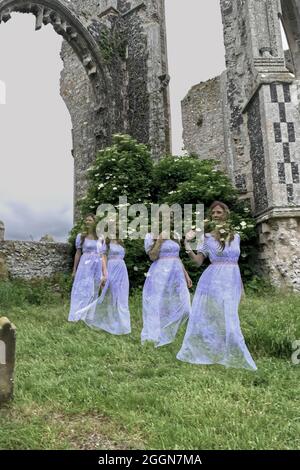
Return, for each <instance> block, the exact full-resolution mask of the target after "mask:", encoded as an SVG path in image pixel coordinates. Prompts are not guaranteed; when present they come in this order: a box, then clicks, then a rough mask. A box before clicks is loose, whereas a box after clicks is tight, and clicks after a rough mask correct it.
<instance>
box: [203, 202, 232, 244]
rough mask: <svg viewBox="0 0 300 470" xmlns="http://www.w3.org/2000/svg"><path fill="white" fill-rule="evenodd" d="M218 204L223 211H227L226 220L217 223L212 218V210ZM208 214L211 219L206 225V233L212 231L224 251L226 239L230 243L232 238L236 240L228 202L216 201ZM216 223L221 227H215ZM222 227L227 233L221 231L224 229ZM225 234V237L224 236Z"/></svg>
mask: <svg viewBox="0 0 300 470" xmlns="http://www.w3.org/2000/svg"><path fill="white" fill-rule="evenodd" d="M217 206H220V207H221V208H222V209H223V211H224V212H225V220H224V221H220V222H218V223H217V224H215V223H214V221H213V220H212V211H213V209H214V208H215V207H217ZM207 215H208V217H209V219H210V220H209V222H208V224H207V225H206V228H205V230H204V232H206V233H208V232H210V233H211V234H212V235H213V237H214V238H215V239H216V240H217V241H218V242H219V244H220V246H221V248H222V251H223V250H224V248H225V244H226V239H228V242H229V245H230V243H231V242H232V240H234V235H235V232H234V230H233V229H232V227H231V225H230V209H229V207H228V206H227V204H225V203H224V202H221V201H214V202H213V203H212V204H211V205H210V207H209V208H208V213H207ZM214 225H221V227H215V226H214ZM222 229H223V230H225V234H222V233H221V232H220V230H222ZM224 235H225V237H224Z"/></svg>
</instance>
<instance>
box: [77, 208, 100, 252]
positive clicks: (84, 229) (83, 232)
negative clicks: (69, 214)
mask: <svg viewBox="0 0 300 470" xmlns="http://www.w3.org/2000/svg"><path fill="white" fill-rule="evenodd" d="M88 217H91V218H92V219H93V220H94V224H93V227H92V228H93V232H92V233H93V236H94V239H95V240H98V236H97V232H96V225H97V223H96V216H95V214H92V213H90V214H86V216H85V218H84V222H83V225H82V230H81V239H80V246H81V248H82V246H83V244H84V240H85V238H86V236H87V235H88V233H89V230H90V227H88V226H87V224H86V219H87V218H88Z"/></svg>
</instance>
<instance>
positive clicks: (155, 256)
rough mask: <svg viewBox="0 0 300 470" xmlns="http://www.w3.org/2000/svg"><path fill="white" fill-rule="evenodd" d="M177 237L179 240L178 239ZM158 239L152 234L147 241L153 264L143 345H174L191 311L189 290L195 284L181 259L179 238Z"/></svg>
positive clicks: (145, 299) (145, 303) (146, 291)
mask: <svg viewBox="0 0 300 470" xmlns="http://www.w3.org/2000/svg"><path fill="white" fill-rule="evenodd" d="M174 238H175V237H174ZM174 238H173V239H164V238H163V235H162V234H160V236H159V237H158V239H157V240H155V239H154V238H153V235H152V234H151V233H149V234H147V235H146V238H145V251H146V253H148V254H149V256H150V259H151V260H152V261H153V263H152V265H151V266H150V269H149V271H148V273H147V274H146V281H145V284H144V288H143V330H142V333H141V341H142V344H143V343H144V342H145V341H152V342H154V344H155V346H156V347H158V346H164V345H165V344H169V343H171V342H172V341H173V340H174V338H175V336H176V333H177V331H178V328H179V327H180V325H181V324H182V323H183V322H184V321H185V320H187V318H188V316H189V314H190V309H191V303H190V294H189V291H188V288H190V287H191V286H192V281H191V279H190V277H189V275H188V274H187V272H186V270H185V269H184V266H183V264H182V262H181V260H180V258H179V251H180V244H179V242H177V241H176V240H175V239H174Z"/></svg>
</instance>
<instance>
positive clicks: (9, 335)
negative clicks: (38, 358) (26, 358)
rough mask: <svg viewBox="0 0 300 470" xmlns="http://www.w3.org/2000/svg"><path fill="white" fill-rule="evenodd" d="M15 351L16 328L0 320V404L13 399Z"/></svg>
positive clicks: (3, 318) (4, 318)
mask: <svg viewBox="0 0 300 470" xmlns="http://www.w3.org/2000/svg"><path fill="white" fill-rule="evenodd" d="M15 351H16V327H15V326H14V325H13V324H12V323H11V322H10V321H9V320H8V318H6V317H1V318H0V404H1V403H4V402H6V401H8V400H10V399H11V398H12V397H13V387H14V379H13V377H14V367H15Z"/></svg>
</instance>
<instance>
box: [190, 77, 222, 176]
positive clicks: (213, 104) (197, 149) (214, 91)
mask: <svg viewBox="0 0 300 470" xmlns="http://www.w3.org/2000/svg"><path fill="white" fill-rule="evenodd" d="M223 107H224V106H223V95H222V86H221V77H216V78H213V79H211V80H208V81H207V82H202V83H200V84H199V85H195V86H193V88H191V90H190V91H189V93H188V94H187V96H186V97H185V98H184V100H183V101H182V119H183V140H184V146H185V149H186V150H187V152H188V153H189V154H192V153H193V154H196V155H198V156H199V157H200V158H201V159H206V158H208V159H216V160H220V162H221V164H220V168H221V169H222V170H224V171H226V172H227V165H226V149H225V140H224V139H225V135H224V109H223Z"/></svg>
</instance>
